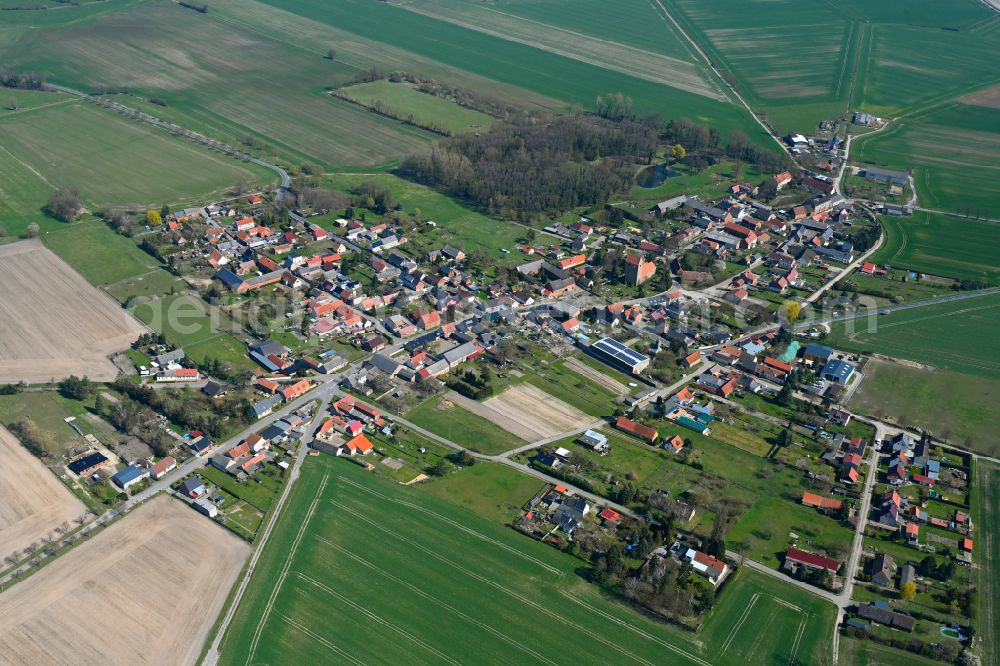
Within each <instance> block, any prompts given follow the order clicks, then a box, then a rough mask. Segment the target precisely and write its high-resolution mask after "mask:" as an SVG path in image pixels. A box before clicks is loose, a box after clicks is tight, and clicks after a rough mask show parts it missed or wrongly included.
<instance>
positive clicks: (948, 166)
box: [851, 54, 1000, 219]
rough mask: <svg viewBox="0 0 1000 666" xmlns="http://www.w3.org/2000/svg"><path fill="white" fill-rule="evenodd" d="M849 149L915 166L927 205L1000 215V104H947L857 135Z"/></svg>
mask: <svg viewBox="0 0 1000 666" xmlns="http://www.w3.org/2000/svg"><path fill="white" fill-rule="evenodd" d="M997 58H998V59H1000V54H998V55H997ZM851 152H852V157H853V159H855V160H856V161H861V162H865V163H873V164H878V165H883V166H889V167H893V168H897V169H907V168H912V169H913V170H914V182H915V184H916V187H917V195H918V197H919V201H920V205H921V206H923V207H925V208H932V209H939V210H948V211H956V212H960V213H965V214H973V215H981V216H984V217H992V218H994V219H998V218H1000V200H998V198H997V191H996V183H997V179H998V178H1000V109H997V108H989V107H983V106H973V105H967V104H958V103H955V104H948V105H946V106H943V107H941V108H939V109H937V110H935V111H932V112H929V113H927V114H924V115H919V116H915V117H912V118H905V119H902V120H900V121H898V122H897V123H896V124H894V125H893V126H892V127H890V128H889V129H888V130H886V131H884V132H880V133H878V134H875V135H873V136H872V137H870V138H862V139H858V140H857V141H855V142H854V143H853V144H852V146H851Z"/></svg>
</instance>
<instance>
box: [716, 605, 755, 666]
mask: <svg viewBox="0 0 1000 666" xmlns="http://www.w3.org/2000/svg"><path fill="white" fill-rule="evenodd" d="M758 599H760V594H759V593H756V592H755V593H754V595H753V597H751V598H750V603H749V604H747V607H746V609H745V610H744V611H743V614H742V615H740V619H739V620H738V621H737V622H736V624H734V625H733V629H732V631H730V632H729V636H727V637H726V642H725V643H723V644H722V650H720V651H719V655H720V656H721V655H724V654H725V653H726V650H728V649H729V646H730V645H732V644H733V639H735V638H736V634H738V633H739V632H740V629H741V628H742V627H743V624H744V623H745V622H746V621H747V618H749V617H750V613H751V611H753V607H754V606H755V605H756V604H757V600H758Z"/></svg>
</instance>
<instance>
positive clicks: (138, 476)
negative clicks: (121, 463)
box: [111, 465, 149, 490]
mask: <svg viewBox="0 0 1000 666" xmlns="http://www.w3.org/2000/svg"><path fill="white" fill-rule="evenodd" d="M147 476H149V470H146V469H142V468H141V467H136V466H135V465H129V466H128V467H126V468H125V469H123V470H121V471H120V472H117V473H116V474H115V475H114V476H112V477H111V482H112V483H114V484H115V485H116V486H118V487H119V488H121V489H122V490H128V489H129V487H130V486H134V485H135V484H137V483H139V482H140V481H142V480H143V479H145V478H146V477H147Z"/></svg>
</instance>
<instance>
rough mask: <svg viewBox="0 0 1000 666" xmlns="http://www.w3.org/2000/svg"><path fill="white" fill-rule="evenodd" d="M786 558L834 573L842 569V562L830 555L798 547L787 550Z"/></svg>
mask: <svg viewBox="0 0 1000 666" xmlns="http://www.w3.org/2000/svg"><path fill="white" fill-rule="evenodd" d="M785 559H786V560H791V561H792V562H796V563H798V564H804V565H806V566H809V567H813V568H816V569H826V570H827V571H829V572H830V573H833V574H835V573H837V572H838V571H839V570H840V562H838V561H837V560H831V559H830V558H829V557H823V556H822V555H817V554H816V553H810V552H808V551H805V550H799V549H798V548H789V549H788V550H786V551H785Z"/></svg>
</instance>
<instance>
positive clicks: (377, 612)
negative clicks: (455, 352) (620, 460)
mask: <svg viewBox="0 0 1000 666" xmlns="http://www.w3.org/2000/svg"><path fill="white" fill-rule="evenodd" d="M525 499H527V498H525ZM285 511H286V514H285V515H283V516H282V519H281V520H280V521H279V523H278V524H277V527H276V531H275V532H274V534H273V535H272V538H271V540H270V541H269V543H268V545H267V547H266V548H265V551H264V554H263V556H262V558H261V560H260V562H259V563H258V566H257V568H256V570H255V572H254V577H253V578H252V579H251V581H250V584H249V586H248V588H247V591H246V594H245V595H244V597H243V599H242V601H241V604H240V606H239V608H237V610H236V615H235V617H234V619H233V622H232V624H231V625H230V626H229V631H228V633H227V634H226V635H225V636H224V638H223V640H222V644H221V658H220V663H221V664H246V663H276V662H278V661H281V662H287V661H299V662H302V663H320V662H325V661H330V660H338V661H355V660H358V661H363V662H366V663H376V662H377V663H402V662H405V663H410V664H418V663H435V664H438V663H444V662H447V663H467V662H473V661H475V662H480V663H482V662H483V661H484V659H486V661H488V662H490V663H514V662H516V663H520V664H529V663H548V664H553V663H588V662H591V661H593V660H594V658H595V655H606V658H607V659H617V660H619V661H621V662H622V663H642V664H647V665H651V664H653V663H664V660H667V661H668V662H669V663H671V664H696V665H698V666H708V665H709V664H712V665H713V666H726V665H727V664H740V665H743V664H747V663H782V664H785V663H790V662H791V663H795V662H796V661H798V662H801V663H816V662H819V661H822V658H823V657H822V655H823V654H827V653H828V647H827V645H828V643H829V639H830V631H831V628H832V626H833V621H832V620H833V607H832V606H827V605H825V604H824V603H823V602H821V601H819V600H817V599H816V598H815V597H813V596H811V595H809V594H808V593H805V592H802V591H799V590H797V589H795V588H793V587H791V586H780V589H779V588H778V587H776V585H777V584H776V583H774V582H773V581H770V580H768V579H766V578H763V577H762V576H759V575H757V574H755V573H753V572H750V571H747V572H743V573H741V574H740V575H739V576H738V577H737V578H736V579H735V580H734V581H733V582H732V583H730V584H729V586H728V587H727V588H726V590H725V591H724V592H723V595H722V596H721V597H720V600H719V602H718V603H717V605H716V608H715V609H714V610H713V612H712V614H711V615H710V616H709V618H708V620H707V621H706V624H705V626H704V627H703V629H702V631H701V632H700V633H699V634H698V635H697V636H692V635H691V634H684V633H681V632H680V631H678V630H677V629H674V628H672V627H671V626H669V625H666V624H661V623H657V622H655V621H652V620H650V619H647V618H645V617H643V616H641V615H639V614H637V613H635V612H634V611H632V610H631V609H629V608H628V607H626V606H625V605H623V604H621V603H618V602H615V601H611V600H609V599H607V598H605V597H604V596H602V594H601V593H600V592H599V591H598V589H597V588H596V587H593V586H591V585H590V584H589V583H587V582H585V581H584V580H582V579H581V578H580V577H579V575H578V574H577V571H578V569H579V568H580V567H581V562H580V561H579V560H577V559H574V558H572V557H570V556H568V555H566V554H564V553H561V552H559V551H557V550H555V549H553V548H551V547H549V546H545V545H543V544H540V543H537V542H534V541H531V540H529V539H527V538H525V537H523V536H520V535H518V534H517V533H515V532H513V531H511V530H509V529H507V528H504V527H501V526H500V525H498V524H497V523H495V522H493V521H490V520H487V519H485V518H482V517H480V516H477V515H476V514H475V513H472V512H470V511H468V510H466V509H463V508H461V507H459V506H456V505H454V504H451V503H449V502H447V501H445V500H441V499H438V498H436V497H432V496H431V495H430V494H429V493H427V492H425V491H424V490H423V489H417V488H412V487H404V486H400V485H398V484H394V483H392V482H390V481H386V480H384V479H380V478H378V477H377V476H374V475H370V474H366V473H365V472H364V471H363V470H362V469H361V468H359V467H357V466H355V465H350V464H347V463H345V462H344V461H341V460H337V459H334V458H329V457H325V456H324V457H320V458H311V459H308V460H307V461H306V465H305V466H304V468H303V475H302V478H301V480H300V481H299V483H298V484H297V485H296V487H295V489H294V490H293V491H292V496H291V498H290V501H289V504H288V505H287V508H286V510H285ZM361 618H363V619H361ZM359 620H360V621H359ZM779 627H780V628H781V630H779Z"/></svg>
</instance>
